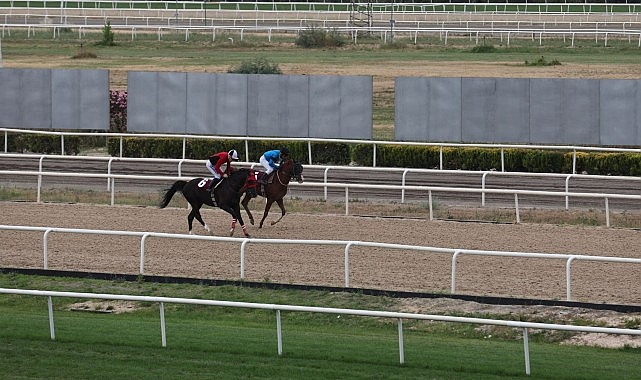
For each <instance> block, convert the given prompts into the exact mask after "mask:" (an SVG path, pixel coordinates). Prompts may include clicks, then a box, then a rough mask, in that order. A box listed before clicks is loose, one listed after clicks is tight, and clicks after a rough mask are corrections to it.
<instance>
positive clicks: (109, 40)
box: [96, 21, 116, 46]
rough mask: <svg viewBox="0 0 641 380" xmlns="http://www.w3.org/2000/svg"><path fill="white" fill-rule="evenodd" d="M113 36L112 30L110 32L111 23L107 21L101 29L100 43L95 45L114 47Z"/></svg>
mask: <svg viewBox="0 0 641 380" xmlns="http://www.w3.org/2000/svg"><path fill="white" fill-rule="evenodd" d="M114 36H115V35H114V32H113V30H111V23H110V22H109V21H107V22H106V23H105V25H104V26H103V27H102V41H100V42H98V43H97V44H96V45H100V46H115V45H116V42H115V41H114Z"/></svg>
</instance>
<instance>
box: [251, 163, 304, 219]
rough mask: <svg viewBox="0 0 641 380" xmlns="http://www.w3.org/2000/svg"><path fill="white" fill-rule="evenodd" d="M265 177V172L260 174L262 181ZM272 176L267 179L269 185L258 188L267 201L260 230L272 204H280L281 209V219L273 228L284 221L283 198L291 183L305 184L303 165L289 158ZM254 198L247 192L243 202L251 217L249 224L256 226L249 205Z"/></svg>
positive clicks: (258, 192) (259, 193)
mask: <svg viewBox="0 0 641 380" xmlns="http://www.w3.org/2000/svg"><path fill="white" fill-rule="evenodd" d="M264 175H265V173H264V172H259V173H258V178H259V179H261V178H262V177H263V176H264ZM270 176H271V178H268V179H267V184H261V185H259V186H258V187H257V188H256V193H257V194H258V195H260V196H263V197H265V198H266V199H267V203H266V204H265V212H263V218H262V219H261V220H260V225H259V226H258V228H263V222H264V221H265V219H266V218H267V214H269V209H270V208H271V207H272V204H273V203H274V202H276V204H278V207H280V218H278V219H277V220H275V221H273V222H272V223H271V225H272V226H273V225H274V224H276V223H278V222H280V220H281V219H283V216H285V213H286V211H285V205H284V204H283V198H284V197H285V195H286V194H287V187H288V185H289V181H291V180H292V179H293V180H296V181H297V182H298V183H302V182H303V165H301V164H300V163H299V162H298V161H294V160H292V159H291V158H289V159H287V160H286V161H285V162H283V163H282V164H281V165H280V167H279V168H278V170H275V171H273V172H272V174H271V175H270ZM254 196H255V195H254ZM254 196H252V194H251V193H250V192H249V191H246V192H245V197H244V198H243V200H242V202H241V204H242V205H243V208H244V209H245V211H246V212H247V215H248V216H249V222H250V223H251V224H252V225H253V224H254V216H253V215H252V213H251V211H249V208H248V207H247V205H248V204H249V201H250V200H251V199H252V198H253V197H254Z"/></svg>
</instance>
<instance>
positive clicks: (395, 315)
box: [0, 288, 641, 375]
mask: <svg viewBox="0 0 641 380" xmlns="http://www.w3.org/2000/svg"><path fill="white" fill-rule="evenodd" d="M0 294H10V295H22V296H38V297H47V308H48V315H49V333H50V336H51V340H55V339H56V333H55V323H54V314H53V300H52V299H53V297H68V298H89V299H102V300H122V301H133V302H150V303H158V304H159V306H160V334H161V345H162V347H167V333H166V324H165V304H166V303H167V304H172V303H173V304H187V305H203V306H213V307H233V308H249V309H260V310H273V311H274V312H275V314H276V338H277V342H278V356H282V355H283V331H282V330H283V326H282V319H281V312H283V311H285V312H303V313H322V314H338V315H353V316H362V317H372V318H392V319H396V320H397V324H398V350H399V363H400V364H403V363H405V349H404V346H405V342H404V335H403V334H404V329H403V320H426V321H440V322H451V323H471V324H477V325H493V326H505V327H511V328H517V329H521V330H522V331H523V351H524V362H525V373H526V374H527V375H530V374H531V365H530V348H529V346H530V345H529V338H528V330H532V329H536V330H558V331H571V332H582V333H601V334H616V335H633V336H634V335H637V336H638V335H641V330H633V329H625V328H612V327H594V326H574V325H562V324H552V323H538V322H519V321H510V320H500V319H487V318H469V317H454V316H448V315H431V314H417V313H402V312H392V311H376V310H360V309H340V308H329V307H313V306H298V305H285V304H264V303H251V302H235V301H218V300H203V299H191V298H175V297H152V296H133V295H122V294H105V293H102V294H101V293H79V292H60V291H47V290H29V289H7V288H0Z"/></svg>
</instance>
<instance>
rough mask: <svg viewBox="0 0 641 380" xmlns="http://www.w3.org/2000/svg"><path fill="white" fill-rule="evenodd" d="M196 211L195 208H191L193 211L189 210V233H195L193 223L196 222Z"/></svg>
mask: <svg viewBox="0 0 641 380" xmlns="http://www.w3.org/2000/svg"><path fill="white" fill-rule="evenodd" d="M195 214H196V213H195V212H194V208H193V207H192V208H191V211H190V212H189V215H187V225H189V234H190V235H193V234H194V233H193V232H192V230H191V229H192V225H193V223H194V215H195Z"/></svg>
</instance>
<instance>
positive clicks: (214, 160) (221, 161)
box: [205, 149, 238, 184]
mask: <svg viewBox="0 0 641 380" xmlns="http://www.w3.org/2000/svg"><path fill="white" fill-rule="evenodd" d="M232 161H238V152H236V150H235V149H232V150H230V151H229V152H218V153H214V154H212V155H211V156H209V159H208V160H207V162H206V163H205V166H206V167H207V169H208V170H209V171H210V172H211V174H213V175H214V178H215V179H216V181H213V182H218V181H219V180H220V178H221V177H223V178H227V176H228V175H229V173H231V171H232V167H231V163H232ZM223 165H226V166H225V170H224V171H223V170H222V169H221V167H222V166H223ZM213 182H212V184H213Z"/></svg>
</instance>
